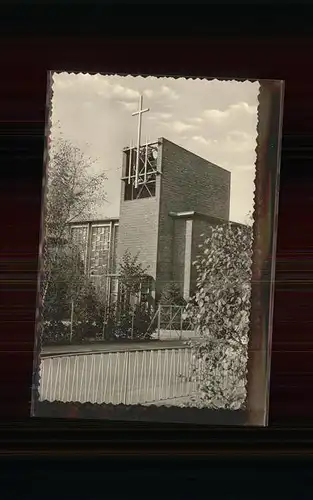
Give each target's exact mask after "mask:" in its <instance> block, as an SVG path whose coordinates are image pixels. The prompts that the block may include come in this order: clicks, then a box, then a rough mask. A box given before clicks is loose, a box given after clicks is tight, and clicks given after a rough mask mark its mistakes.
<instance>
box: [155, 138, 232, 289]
mask: <svg viewBox="0 0 313 500" xmlns="http://www.w3.org/2000/svg"><path fill="white" fill-rule="evenodd" d="M160 142H161V144H162V158H161V160H162V161H161V165H162V175H161V186H160V208H159V228H158V260H157V283H156V292H157V295H158V294H159V293H160V292H161V287H162V286H163V285H164V283H166V282H167V281H172V280H173V279H175V276H179V275H181V271H179V270H178V269H177V268H178V267H179V265H180V263H179V261H176V260H175V259H173V256H174V255H176V254H177V250H175V249H174V237H173V235H174V234H175V229H174V225H175V221H174V220H173V218H172V217H171V216H170V215H169V214H170V212H184V211H196V212H200V213H203V214H205V215H208V216H211V217H217V218H221V219H223V220H228V219H229V208H230V172H228V171H227V170H224V169H223V168H221V167H218V166H217V165H214V164H213V163H210V162H209V161H207V160H204V159H203V158H200V157H199V156H197V155H195V154H193V153H191V152H190V151H187V150H186V149H184V148H182V147H180V146H178V145H176V144H174V143H172V142H170V141H168V140H167V139H164V138H162V139H160ZM176 223H177V222H176ZM176 239H177V230H176ZM195 245H197V243H196V242H195ZM178 252H179V251H178Z"/></svg>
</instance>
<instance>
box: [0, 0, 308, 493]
mask: <svg viewBox="0 0 313 500" xmlns="http://www.w3.org/2000/svg"><path fill="white" fill-rule="evenodd" d="M13 4H14V5H13ZM161 4H162V2H160V3H159V4H150V5H149V7H147V6H142V5H141V6H140V5H138V6H136V5H134V6H131V5H118V6H115V7H114V6H108V7H107V8H106V9H103V8H100V7H96V6H94V5H93V4H89V6H88V7H86V6H79V5H78V4H77V5H74V3H73V2H72V5H68V6H66V5H65V6H64V7H62V8H61V7H56V6H52V5H51V6H49V4H45V6H44V7H43V6H42V5H41V6H40V5H39V4H38V5H26V4H24V5H23V4H21V3H20V2H12V3H11V6H5V5H4V6H3V7H2V10H1V15H0V127H1V129H0V173H1V179H0V229H1V232H0V250H1V263H0V382H1V383H0V417H2V418H3V422H2V423H1V422H0V438H1V439H0V441H1V449H2V450H4V449H8V450H9V449H10V450H11V452H10V453H13V454H16V453H21V450H22V449H23V450H24V451H23V453H24V452H25V450H26V449H28V450H29V453H30V450H31V448H32V449H33V450H35V453H36V452H37V451H38V449H39V448H40V449H41V450H43V449H45V450H46V452H47V453H49V450H50V452H51V449H52V447H53V443H54V446H55V449H58V450H59V453H61V451H60V450H61V448H62V449H63V450H66V449H67V450H69V449H74V444H73V443H74V442H75V443H76V445H75V446H77V448H75V449H77V450H80V451H81V453H82V450H85V451H86V449H85V448H86V446H87V444H86V443H87V442H89V445H88V447H89V449H92V448H94V449H95V447H96V442H97V443H98V444H99V443H100V444H99V446H100V445H102V446H103V447H105V446H106V447H107V450H108V453H113V450H114V449H115V450H117V449H122V448H121V446H122V445H123V443H124V445H125V442H126V434H125V432H126V433H127V432H128V434H129V436H131V435H133V440H132V438H131V437H130V438H129V442H128V445H127V446H128V449H131V448H132V447H133V448H136V447H137V449H139V452H140V449H141V448H140V446H138V443H139V441H140V440H141V441H142V442H144V441H145V442H146V443H147V446H149V444H148V443H149V439H150V440H151V439H152V438H151V432H152V431H151V429H152V427H150V431H149V426H148V427H146V426H143V425H141V426H137V427H136V426H135V425H132V426H130V425H129V424H128V427H127V428H126V430H125V427H124V430H123V431H122V429H123V427H119V426H117V424H116V425H115V426H113V427H112V426H111V427H110V425H109V424H104V423H102V424H101V426H102V431H100V426H99V425H96V424H93V429H94V430H93V436H91V431H89V430H88V429H87V428H86V425H84V426H83V427H84V429H83V430H82V429H81V431H80V432H79V433H78V431H77V432H76V431H75V432H74V430H73V429H74V427H73V426H71V425H70V424H69V423H68V424H64V423H62V422H61V423H60V422H59V423H58V422H56V421H55V422H54V423H53V422H52V423H51V422H48V421H45V422H44V421H41V422H36V421H35V420H32V422H29V423H27V419H28V418H29V412H30V397H31V380H32V368H33V342H34V328H35V307H36V285H37V266H38V261H37V253H38V244H39V224H40V210H41V206H40V205H41V184H42V171H43V148H44V127H45V105H46V75H47V70H49V69H55V70H67V71H70V70H72V71H86V72H93V71H94V72H97V71H102V72H113V73H114V72H122V73H131V74H136V73H141V74H156V75H158V74H168V75H176V74H177V75H184V76H188V75H190V76H204V77H205V76H216V77H223V76H224V77H238V78H240V77H242V78H247V77H250V78H275V79H283V80H285V82H286V92H285V109H284V129H283V148H282V168H281V186H280V207H279V210H280V212H279V231H278V248H277V274H276V279H277V282H276V293H275V310H274V331H273V353H272V375H271V401H270V426H271V427H272V429H273V430H272V431H271V430H270V429H264V430H260V431H258V432H260V433H261V434H257V433H255V432H250V431H248V430H242V429H241V430H239V429H238V430H232V431H230V430H229V431H226V430H225V431H223V432H224V434H223V436H224V437H223V436H222V433H221V432H218V433H217V434H216V435H215V436H216V437H215V438H214V433H213V434H212V433H210V432H209V431H208V432H207V434H206V435H205V436H204V434H201V432H200V433H199V431H194V430H192V429H191V428H189V429H187V428H184V429H181V430H180V431H178V430H176V431H174V430H173V428H172V427H171V428H167V430H166V429H165V427H160V426H159V427H158V429H157V430H156V429H154V430H153V432H154V436H155V439H154V446H156V441H158V444H159V446H161V444H160V443H162V442H163V443H165V442H167V445H164V447H165V448H166V449H167V450H168V453H172V452H173V450H176V452H177V453H182V450H183V448H184V447H185V448H188V447H189V449H191V448H192V449H193V450H194V451H193V452H194V453H200V448H201V449H202V452H203V449H205V447H207V448H209V447H210V446H211V447H212V446H213V448H214V447H215V448H216V449H218V448H220V449H222V445H223V441H224V446H226V445H225V442H226V441H227V440H228V441H227V443H228V445H227V446H228V447H229V446H230V445H229V443H230V441H231V440H232V441H231V442H232V445H231V446H233V448H234V449H235V448H236V446H237V447H238V448H240V446H241V447H243V446H245V447H246V449H247V450H249V449H250V452H251V450H252V446H253V443H254V445H255V446H256V447H258V448H259V450H260V449H261V448H262V444H261V443H262V442H263V443H265V445H266V446H267V447H268V448H267V449H269V448H270V447H271V446H272V447H275V446H276V447H277V446H278V442H282V440H286V441H287V434H283V435H282V434H280V435H279V434H275V436H278V438H277V437H276V438H275V439H274V434H273V432H274V431H275V432H278V427H286V428H287V427H293V428H294V431H293V432H294V433H295V435H298V438H297V439H298V445H299V447H300V448H301V446H302V447H304V443H307V444H308V446H311V444H310V443H311V442H312V440H311V438H310V437H309V434H307V435H306V437H304V435H303V434H301V433H300V429H301V427H304V426H305V425H309V424H310V423H311V422H312V419H313V397H312V394H313V342H312V339H311V335H312V334H311V332H312V327H313V288H312V273H313V258H312V256H313V253H312V252H313V227H312V226H313V224H312V221H313V184H312V181H313V167H312V160H313V87H312V72H313V57H312V51H313V35H312V34H311V31H312V26H313V14H311V13H310V10H309V9H310V7H309V6H308V7H307V6H305V5H302V4H298V5H297V6H291V5H289V4H288V3H286V4H285V6H284V8H283V9H282V8H281V7H279V6H278V5H276V6H275V5H271V4H266V5H265V4H264V5H262V6H261V5H258V6H255V7H253V6H249V5H244V4H243V5H241V6H235V5H233V4H232V5H231V4H230V5H223V6H220V7H219V6H218V5H213V4H211V5H205V6H201V5H200V4H199V5H193V6H190V5H181V6H180V7H179V9H178V8H177V7H175V5H171V4H169V3H168V4H167V5H166V6H165V5H161ZM74 425H76V426H77V423H76V424H75V423H74ZM88 425H90V424H87V427H88ZM54 428H56V429H57V430H55V431H53V429H54ZM296 429H298V431H297V430H296ZM53 432H54V433H53ZM101 432H102V433H103V432H104V434H103V436H104V437H103V438H102V440H101V439H99V437H98V438H96V437H95V436H96V435H97V436H99V435H100V434H101ZM149 432H150V434H149ZM203 432H204V431H203ZM270 432H272V434H269V433H270ZM275 432H274V433H275ZM236 433H237V434H236ZM235 434H236V435H237V438H236V437H234V436H235ZM121 435H122V436H123V438H121ZM51 436H53V438H52V437H51ZM108 436H113V437H114V439H115V444H114V445H113V444H112V443H111V444H110V441H108V439H109V438H108ZM149 436H150V437H149ZM161 436H163V441H162V439H161ZM201 436H202V437H201ZM225 436H228V438H227V439H226V438H225ZM257 436H259V437H257ZM260 436H261V437H260ZM301 436H302V437H301ZM69 437H70V438H71V442H69V441H68V442H67V441H66V440H67V439H69ZM113 437H112V439H113ZM187 437H188V439H187ZM83 438H84V439H85V441H86V442H85V441H84V443H85V444H83V442H82V440H83ZM88 439H89V441H88ZM92 439H93V440H92ZM225 440H226V441H225ZM22 441H23V443H24V444H23V445H22V444H20V445H18V442H21V443H22ZM39 442H41V445H40V446H39V444H38V443H39ZM61 442H63V445H62V444H61ZM135 442H137V445H135V444H134V443H135ZM169 442H171V444H169ZM192 442H193V443H194V444H193V445H192ZM244 442H245V445H243V444H242V443H244ZM14 443H15V444H14ZM34 443H35V444H34ZM36 443H37V444H36ZM43 443H45V445H44V444H43ZM56 443H59V444H58V446H57V444H56ZM66 443H67V444H66ZM108 443H109V445H108ZM118 443H120V448H119V447H118ZM179 443H180V444H179ZM212 443H213V444H212ZM240 443H241V444H240ZM249 443H250V444H249ZM289 444H290V442H289ZM265 445H264V446H265ZM147 446H146V451H147ZM151 446H152V445H151ZM290 446H291V444H290ZM165 448H164V449H165ZM155 449H156V448H155ZM36 450H37V451H36ZM63 452H64V453H65V451H63ZM63 452H62V453H63ZM25 453H26V452H25ZM36 467H38V471H39V470H40V463H38V464H37V465H36ZM52 467H55V465H53V466H52ZM77 467H78V466H77ZM153 467H154V466H153ZM153 467H152V470H154V469H153ZM155 467H156V468H158V467H159V466H157V465H155ZM194 467H195V468H196V469H197V470H198V472H199V470H200V469H199V467H200V466H199V467H198V466H196V465H194ZM248 467H249V463H246V464H245V465H244V469H245V468H248ZM22 469H23V471H24V472H23V473H24V474H27V477H29V475H28V473H27V470H28V469H27V467H26V466H24V465H23V466H21V467H20V469H19V470H22ZM165 469H166V466H165V467H164V470H165ZM33 470H34V469H33ZM79 470H82V469H79V468H77V469H76V471H77V474H76V478H77V477H79V474H80V473H79V472H78V471H79ZM107 470H108V471H109V469H107ZM115 470H116V469H115ZM212 470H213V469H212ZM229 470H230V469H229ZM264 470H265V469H264ZM2 471H4V469H2ZM94 471H98V472H95V474H100V475H101V472H99V470H98V469H97V468H96V466H95V469H94ZM269 471H270V469H269ZM269 471H268V473H269ZM305 471H306V469H305V467H303V468H302V472H303V474H306V472H305ZM61 473H63V474H65V469H64V468H61V469H60V470H59V474H60V475H61ZM262 473H263V472H262ZM264 473H266V472H264ZM38 474H39V472H38ZM40 474H43V472H41V473H40ZM108 474H110V472H108ZM199 474H200V472H199ZM201 474H202V472H201ZM203 474H204V475H205V473H204V472H203ZM214 474H218V473H217V472H216V473H214ZM287 475H288V474H287ZM8 477H11V476H8ZM68 477H69V476H68ZM133 477H134V476H133ZM216 477H217V475H216ZM284 477H285V478H286V477H287V476H286V474H285V475H284ZM137 481H138V479H137ZM216 481H217V479H216ZM8 484H9V483H8ZM188 484H190V483H188ZM124 486H125V484H124ZM121 487H122V485H121ZM238 487H239V483H238ZM187 491H189V490H188V489H187V490H185V493H186V492H187ZM191 491H192V488H191ZM223 491H224V490H223ZM246 491H247V490H246ZM260 491H261V490H260ZM262 491H263V490H262ZM264 492H265V491H264ZM289 493H292V492H291V490H290V489H289ZM47 495H48V492H47ZM115 496H116V495H115ZM254 496H255V495H254Z"/></svg>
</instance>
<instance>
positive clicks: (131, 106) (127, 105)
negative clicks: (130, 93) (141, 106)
mask: <svg viewBox="0 0 313 500" xmlns="http://www.w3.org/2000/svg"><path fill="white" fill-rule="evenodd" d="M118 103H119V104H121V105H122V106H123V108H124V109H125V110H126V111H129V112H132V111H136V109H137V107H138V104H137V102H131V101H130V102H127V101H118Z"/></svg>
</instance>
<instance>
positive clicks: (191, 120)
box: [188, 117, 203, 124]
mask: <svg viewBox="0 0 313 500" xmlns="http://www.w3.org/2000/svg"><path fill="white" fill-rule="evenodd" d="M188 121H189V122H190V123H196V124H200V123H203V118H200V117H195V118H188Z"/></svg>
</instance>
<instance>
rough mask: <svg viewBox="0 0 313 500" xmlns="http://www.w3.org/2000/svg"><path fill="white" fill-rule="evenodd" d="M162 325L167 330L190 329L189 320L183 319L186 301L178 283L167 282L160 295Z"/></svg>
mask: <svg viewBox="0 0 313 500" xmlns="http://www.w3.org/2000/svg"><path fill="white" fill-rule="evenodd" d="M159 306H160V311H159V314H160V315H161V316H160V326H161V328H164V329H166V330H181V329H184V328H186V329H188V327H189V322H187V326H186V322H185V321H184V319H183V313H184V309H185V308H184V306H186V301H185V299H184V298H183V297H182V294H181V291H180V288H179V286H178V285H177V283H174V282H169V283H167V284H166V285H165V286H164V288H163V290H162V293H161V297H160V302H159Z"/></svg>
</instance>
